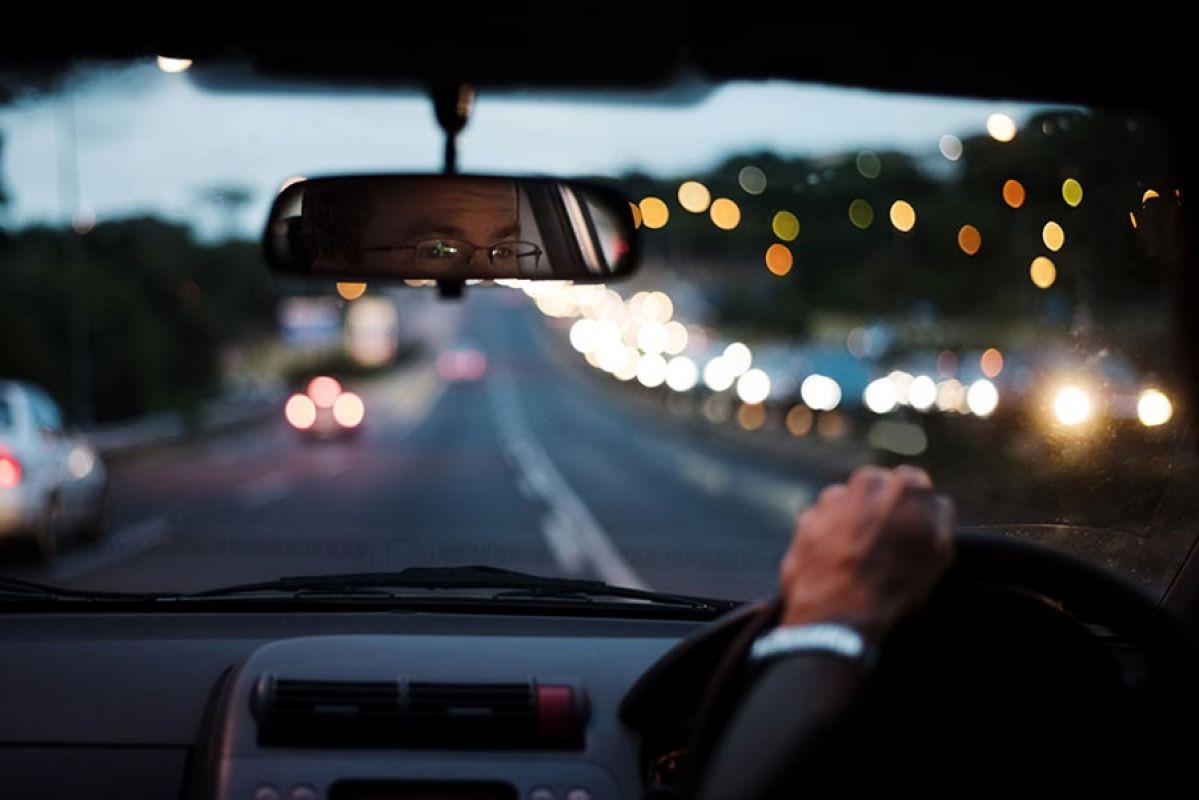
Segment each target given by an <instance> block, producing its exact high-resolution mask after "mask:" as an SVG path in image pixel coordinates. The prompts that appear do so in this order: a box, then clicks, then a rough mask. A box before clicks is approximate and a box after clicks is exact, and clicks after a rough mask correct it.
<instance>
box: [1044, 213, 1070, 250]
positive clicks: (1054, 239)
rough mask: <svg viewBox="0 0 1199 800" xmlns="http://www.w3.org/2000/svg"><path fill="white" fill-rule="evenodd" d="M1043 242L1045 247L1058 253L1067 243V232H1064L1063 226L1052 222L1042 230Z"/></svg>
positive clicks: (1046, 224)
mask: <svg viewBox="0 0 1199 800" xmlns="http://www.w3.org/2000/svg"><path fill="white" fill-rule="evenodd" d="M1041 241H1043V242H1045V246H1046V247H1047V248H1049V249H1050V250H1052V251H1053V252H1055V253H1056V252H1057V251H1058V250H1061V249H1062V246H1063V245H1064V244H1065V243H1066V232H1065V231H1064V230H1062V226H1061V225H1058V224H1057V223H1056V222H1054V221H1053V220H1050V221H1049V222H1046V223H1045V227H1044V228H1042V229H1041Z"/></svg>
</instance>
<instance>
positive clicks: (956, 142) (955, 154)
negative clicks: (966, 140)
mask: <svg viewBox="0 0 1199 800" xmlns="http://www.w3.org/2000/svg"><path fill="white" fill-rule="evenodd" d="M937 146H938V147H939V149H940V150H941V155H943V156H945V157H946V158H947V159H949V160H950V161H957V160H958V159H959V158H961V157H962V140H961V139H959V138H958V137H956V136H954V135H953V134H952V133H947V134H945V135H944V136H942V137H941V141H940V142H938V145H937Z"/></svg>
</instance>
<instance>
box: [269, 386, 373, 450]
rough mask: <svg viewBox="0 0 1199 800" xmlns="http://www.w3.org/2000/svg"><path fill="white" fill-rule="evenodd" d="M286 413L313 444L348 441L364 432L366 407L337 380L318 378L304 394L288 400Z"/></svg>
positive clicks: (300, 393) (358, 397)
mask: <svg viewBox="0 0 1199 800" xmlns="http://www.w3.org/2000/svg"><path fill="white" fill-rule="evenodd" d="M283 413H284V416H285V417H286V418H287V422H288V424H289V425H291V426H292V427H293V428H295V429H296V430H297V431H298V432H299V433H300V434H301V435H303V436H305V437H307V438H309V439H312V440H313V441H320V440H328V439H346V438H351V437H353V436H354V435H356V434H357V433H358V431H359V430H360V428H361V426H362V422H363V420H364V419H365V418H366V405H365V404H364V403H363V402H362V398H361V397H360V396H359V395H357V394H355V393H354V392H350V391H347V390H345V389H343V388H342V385H341V382H340V381H338V380H337V379H336V378H333V377H330V376H329V375H317V376H316V377H314V378H312V379H311V380H309V381H308V383H307V385H306V386H305V389H304V391H303V392H297V393H295V394H293V395H291V396H290V397H288V398H287V403H286V405H285V406H284V409H283Z"/></svg>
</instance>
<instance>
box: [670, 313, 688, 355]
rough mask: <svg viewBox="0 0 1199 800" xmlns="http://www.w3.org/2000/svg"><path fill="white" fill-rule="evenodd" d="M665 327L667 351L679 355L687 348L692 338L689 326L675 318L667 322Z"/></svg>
mask: <svg viewBox="0 0 1199 800" xmlns="http://www.w3.org/2000/svg"><path fill="white" fill-rule="evenodd" d="M665 327H666V350H665V352H666V353H667V354H669V355H672V356H677V355H678V354H679V353H681V352H683V351H684V350H686V349H687V342H688V340H689V339H690V337H689V336H688V334H687V326H686V325H684V324H683V323H681V322H679V321H678V320H677V319H675V320H671V321H670V322H667V323H666V326H665Z"/></svg>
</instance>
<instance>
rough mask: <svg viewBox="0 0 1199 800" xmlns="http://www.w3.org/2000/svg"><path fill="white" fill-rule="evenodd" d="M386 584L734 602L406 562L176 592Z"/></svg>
mask: <svg viewBox="0 0 1199 800" xmlns="http://www.w3.org/2000/svg"><path fill="white" fill-rule="evenodd" d="M387 589H500V590H503V591H501V592H499V593H497V594H496V595H494V597H495V598H496V599H500V600H503V599H515V598H544V599H553V600H581V601H591V600H593V599H597V598H600V599H602V598H613V599H621V600H638V601H642V602H645V603H654V604H658V605H671V606H680V607H685V608H691V609H698V610H705V611H727V610H729V609H732V608H735V607H737V605H739V604H738V603H737V602H735V601H732V600H717V599H712V598H707V597H693V596H690V595H681V594H667V593H664V592H653V591H649V590H646V589H631V588H628V587H624V586H613V585H611V584H608V583H604V582H603V581H591V580H580V579H577V578H548V577H544V576H541V575H533V574H530V573H526V572H517V571H515V570H509V569H500V568H498V567H485V566H463V567H409V568H407V569H403V570H400V571H398V572H360V573H350V574H345V575H301V576H293V577H288V578H278V579H276V580H272V581H263V582H261V583H243V584H239V585H235V586H226V587H222V588H218V589H208V590H205V591H202V592H192V593H190V594H186V595H180V596H179V597H180V599H204V598H212V597H229V596H235V595H242V594H254V593H258V592H285V593H291V594H293V595H363V594H378V593H380V590H387Z"/></svg>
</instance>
